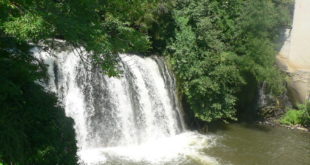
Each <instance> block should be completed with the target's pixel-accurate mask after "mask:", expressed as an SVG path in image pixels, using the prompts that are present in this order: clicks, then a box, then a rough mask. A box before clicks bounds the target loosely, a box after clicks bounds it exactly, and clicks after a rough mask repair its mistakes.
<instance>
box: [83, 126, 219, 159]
mask: <svg viewBox="0 0 310 165" xmlns="http://www.w3.org/2000/svg"><path fill="white" fill-rule="evenodd" d="M214 144H215V137H214V136H206V135H201V134H199V133H195V132H184V133H181V134H179V135H175V136H171V137H166V138H161V139H158V140H155V141H150V142H148V143H145V144H141V145H132V146H124V147H122V146H119V147H108V148H92V149H87V150H82V151H81V152H80V153H79V154H80V156H81V159H82V160H84V161H85V162H87V163H89V164H92V165H93V164H94V165H97V164H105V163H107V162H109V161H110V162H112V163H113V159H115V158H117V159H120V161H121V162H135V163H144V164H152V165H161V164H167V163H173V164H183V163H184V164H185V163H186V162H195V164H197V165H218V162H217V160H216V159H214V158H212V157H209V156H207V155H206V153H205V152H204V150H205V149H207V148H208V147H211V146H213V145H214ZM109 159H112V160H109Z"/></svg>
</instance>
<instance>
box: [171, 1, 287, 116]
mask: <svg viewBox="0 0 310 165" xmlns="http://www.w3.org/2000/svg"><path fill="white" fill-rule="evenodd" d="M176 2H177V3H176V5H175V6H174V8H173V14H172V16H173V19H174V21H175V25H176V28H175V29H176V30H175V32H174V33H175V36H174V37H172V38H171V40H170V42H169V44H168V46H167V50H166V53H165V54H166V55H167V56H168V57H169V61H170V63H171V65H172V68H173V70H174V72H175V73H176V76H177V78H178V82H179V84H180V88H181V92H182V93H183V94H184V97H185V99H186V101H187V102H188V103H189V104H190V108H191V109H192V110H194V111H195V115H196V117H198V118H199V119H201V120H204V121H212V120H216V119H236V118H235V113H236V109H235V108H236V104H237V101H238V97H237V93H238V92H239V91H240V88H241V87H242V86H243V85H245V84H246V83H248V82H249V81H250V79H251V78H252V77H254V79H255V81H257V83H263V82H265V83H266V84H268V87H269V88H270V91H271V92H272V93H273V94H275V95H277V94H280V93H281V92H282V91H283V90H284V78H283V77H284V76H283V75H282V74H281V73H280V71H279V70H278V69H277V67H275V54H276V44H275V42H276V41H277V40H278V39H279V36H280V31H281V30H282V29H283V28H284V27H285V26H287V25H288V24H289V20H290V14H289V12H290V10H289V7H290V5H291V3H289V2H286V1H280V0H273V1H270V0H262V1H254V0H246V1H243V0H231V1H220V0H194V1H188V0H178V1H176ZM249 75H250V76H249Z"/></svg>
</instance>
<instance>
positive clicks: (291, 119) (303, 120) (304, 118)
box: [280, 101, 310, 126]
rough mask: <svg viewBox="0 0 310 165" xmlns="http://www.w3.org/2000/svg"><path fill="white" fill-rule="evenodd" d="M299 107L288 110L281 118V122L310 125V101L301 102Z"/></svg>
mask: <svg viewBox="0 0 310 165" xmlns="http://www.w3.org/2000/svg"><path fill="white" fill-rule="evenodd" d="M297 107H298V109H297V110H296V109H291V110H289V111H287V112H286V113H285V114H284V116H282V118H281V119H280V123H281V124H286V125H296V124H301V125H304V126H310V102H309V101H308V102H306V103H305V104H300V105H298V106H297Z"/></svg>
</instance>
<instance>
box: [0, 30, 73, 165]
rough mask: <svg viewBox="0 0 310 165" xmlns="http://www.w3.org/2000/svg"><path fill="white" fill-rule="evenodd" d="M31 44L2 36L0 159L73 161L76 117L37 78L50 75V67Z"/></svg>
mask: <svg viewBox="0 0 310 165" xmlns="http://www.w3.org/2000/svg"><path fill="white" fill-rule="evenodd" d="M2 36H3V35H2ZM29 48H30V47H29V46H28V45H27V44H25V43H20V42H16V41H15V40H14V39H12V38H9V37H1V38H0V84H1V85H0V107H1V109H0V146H1V147H0V162H3V164H17V165H20V164H21V165H42V164H45V165H55V164H68V165H74V164H76V163H77V158H76V152H77V147H76V140H75V133H74V129H73V120H72V119H71V118H67V117H66V116H65V113H64V110H63V109H62V108H61V107H60V106H58V103H57V98H56V97H55V96H54V94H52V93H47V92H46V91H45V90H44V89H43V87H41V86H40V85H39V84H38V83H37V82H38V81H42V80H43V78H44V77H45V69H44V68H45V67H44V66H42V64H40V63H38V61H37V60H36V59H34V58H33V57H32V56H31V54H30V53H29Z"/></svg>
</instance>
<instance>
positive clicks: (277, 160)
mask: <svg viewBox="0 0 310 165" xmlns="http://www.w3.org/2000/svg"><path fill="white" fill-rule="evenodd" d="M210 129H211V130H210V133H209V134H215V135H216V136H217V137H218V138H217V142H216V145H214V147H211V148H208V149H207V150H206V151H205V152H206V154H208V155H210V156H212V157H215V158H216V159H217V160H218V161H219V162H220V164H232V165H310V133H309V132H302V131H299V130H290V129H287V128H282V127H269V126H258V125H253V124H229V125H225V126H221V127H219V126H216V127H211V128H210Z"/></svg>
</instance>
